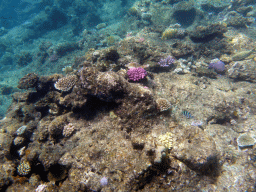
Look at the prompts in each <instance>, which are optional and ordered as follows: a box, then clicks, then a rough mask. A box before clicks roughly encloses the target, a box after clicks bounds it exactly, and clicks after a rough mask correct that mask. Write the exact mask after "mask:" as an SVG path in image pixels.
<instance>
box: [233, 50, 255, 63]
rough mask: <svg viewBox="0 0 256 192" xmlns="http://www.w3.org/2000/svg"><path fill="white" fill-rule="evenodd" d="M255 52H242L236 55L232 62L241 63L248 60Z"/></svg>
mask: <svg viewBox="0 0 256 192" xmlns="http://www.w3.org/2000/svg"><path fill="white" fill-rule="evenodd" d="M253 52H255V49H252V50H250V51H241V52H239V53H237V54H235V55H234V56H233V57H232V60H233V61H241V60H244V59H246V58H247V57H249V56H250V55H251V54H252V53H253Z"/></svg>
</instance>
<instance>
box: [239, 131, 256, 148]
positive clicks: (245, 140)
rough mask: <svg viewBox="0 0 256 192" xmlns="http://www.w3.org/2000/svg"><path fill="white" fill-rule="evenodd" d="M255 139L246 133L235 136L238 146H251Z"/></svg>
mask: <svg viewBox="0 0 256 192" xmlns="http://www.w3.org/2000/svg"><path fill="white" fill-rule="evenodd" d="M255 142H256V140H255V139H254V138H253V137H252V136H251V135H249V134H248V133H245V134H242V135H240V136H239V137H238V138H237V144H238V146H239V147H240V148H245V147H252V146H253V145H254V144H255Z"/></svg>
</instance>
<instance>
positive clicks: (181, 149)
mask: <svg viewBox="0 0 256 192" xmlns="http://www.w3.org/2000/svg"><path fill="white" fill-rule="evenodd" d="M171 154H173V155H174V156H175V158H177V159H178V160H180V161H182V162H184V163H185V164H186V165H187V166H188V167H189V168H191V169H193V170H195V171H197V172H200V173H202V174H209V172H211V171H213V172H214V170H216V169H217V166H218V152H217V150H216V146H215V143H214V141H213V139H212V138H211V137H210V136H208V135H207V134H206V133H204V131H203V130H201V129H200V128H198V127H194V126H191V127H186V128H183V129H182V130H180V129H178V130H175V133H173V149H172V150H171Z"/></svg>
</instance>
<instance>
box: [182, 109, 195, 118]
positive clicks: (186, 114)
mask: <svg viewBox="0 0 256 192" xmlns="http://www.w3.org/2000/svg"><path fill="white" fill-rule="evenodd" d="M182 115H184V116H185V117H186V118H187V119H192V118H194V117H193V116H192V115H191V114H190V113H189V112H188V111H182Z"/></svg>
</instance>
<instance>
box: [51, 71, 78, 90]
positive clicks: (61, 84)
mask: <svg viewBox="0 0 256 192" xmlns="http://www.w3.org/2000/svg"><path fill="white" fill-rule="evenodd" d="M76 81H77V76H76V75H69V76H66V77H63V78H61V79H59V80H58V81H57V82H56V83H55V84H54V87H55V88H56V89H57V90H60V91H69V90H70V89H72V88H73V86H74V85H75V83H76Z"/></svg>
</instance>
